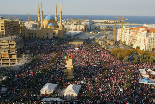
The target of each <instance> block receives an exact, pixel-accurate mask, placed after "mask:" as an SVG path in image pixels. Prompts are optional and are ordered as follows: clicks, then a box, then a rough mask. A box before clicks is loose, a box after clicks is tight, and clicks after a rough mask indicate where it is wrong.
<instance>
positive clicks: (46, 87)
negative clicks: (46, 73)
mask: <svg viewBox="0 0 155 104" xmlns="http://www.w3.org/2000/svg"><path fill="white" fill-rule="evenodd" d="M57 85H58V84H52V83H46V84H45V85H44V86H43V88H42V89H41V90H40V94H51V93H53V91H54V90H55V88H56V87H57Z"/></svg>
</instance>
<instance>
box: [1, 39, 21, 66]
mask: <svg viewBox="0 0 155 104" xmlns="http://www.w3.org/2000/svg"><path fill="white" fill-rule="evenodd" d="M22 47H23V40H22V38H21V37H17V36H9V37H4V38H0V65H2V66H11V65H14V64H16V63H18V62H19V60H20V59H21V58H20V57H19V56H18V55H19V52H20V51H19V50H20V48H22Z"/></svg>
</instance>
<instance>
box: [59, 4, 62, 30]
mask: <svg viewBox="0 0 155 104" xmlns="http://www.w3.org/2000/svg"><path fill="white" fill-rule="evenodd" d="M59 27H60V29H62V11H61V3H60V26H59Z"/></svg>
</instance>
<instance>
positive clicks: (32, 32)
mask: <svg viewBox="0 0 155 104" xmlns="http://www.w3.org/2000/svg"><path fill="white" fill-rule="evenodd" d="M37 25H38V26H37V28H29V29H27V34H28V35H27V37H28V38H48V39H51V38H56V37H58V38H62V37H63V35H64V33H65V31H64V29H63V25H62V11H61V4H60V22H59V24H58V23H57V5H56V11H55V18H54V17H52V16H51V15H48V16H46V17H45V19H43V10H42V3H41V16H40V7H39V4H38V24H37Z"/></svg>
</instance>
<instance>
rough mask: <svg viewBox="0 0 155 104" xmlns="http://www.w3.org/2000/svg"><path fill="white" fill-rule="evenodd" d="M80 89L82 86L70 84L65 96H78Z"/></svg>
mask: <svg viewBox="0 0 155 104" xmlns="http://www.w3.org/2000/svg"><path fill="white" fill-rule="evenodd" d="M80 88H81V85H75V84H70V85H69V86H68V87H67V88H66V90H65V93H64V96H67V95H71V96H77V95H78V93H79V90H80Z"/></svg>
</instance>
